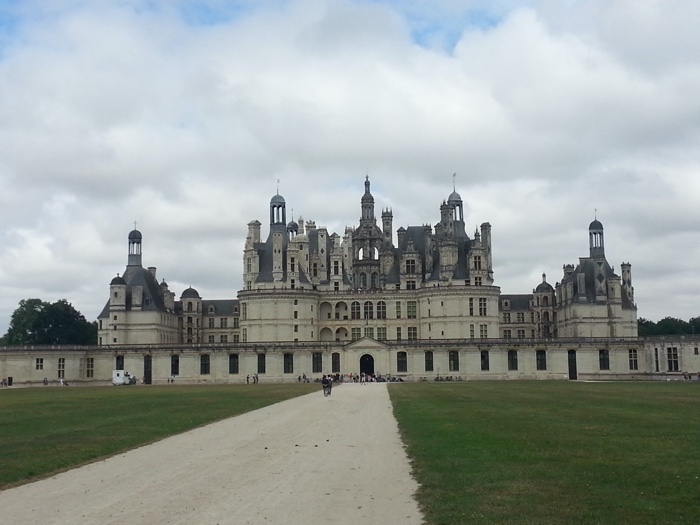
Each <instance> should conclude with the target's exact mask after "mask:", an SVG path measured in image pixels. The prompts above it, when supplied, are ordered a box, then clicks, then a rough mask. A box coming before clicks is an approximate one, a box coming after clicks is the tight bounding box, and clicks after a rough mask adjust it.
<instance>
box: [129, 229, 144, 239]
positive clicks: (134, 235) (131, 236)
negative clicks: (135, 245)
mask: <svg viewBox="0 0 700 525" xmlns="http://www.w3.org/2000/svg"><path fill="white" fill-rule="evenodd" d="M141 239H143V235H141V232H140V231H138V230H131V232H130V233H129V240H130V241H140V240H141Z"/></svg>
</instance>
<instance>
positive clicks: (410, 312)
mask: <svg viewBox="0 0 700 525" xmlns="http://www.w3.org/2000/svg"><path fill="white" fill-rule="evenodd" d="M406 317H407V318H408V319H416V318H417V317H418V305H417V303H416V301H406Z"/></svg>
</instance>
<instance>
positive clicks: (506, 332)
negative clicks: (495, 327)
mask: <svg viewBox="0 0 700 525" xmlns="http://www.w3.org/2000/svg"><path fill="white" fill-rule="evenodd" d="M511 337H512V336H511V332H510V330H503V339H511Z"/></svg>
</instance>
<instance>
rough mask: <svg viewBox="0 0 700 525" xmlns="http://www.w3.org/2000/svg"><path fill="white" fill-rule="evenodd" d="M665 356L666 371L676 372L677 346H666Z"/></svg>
mask: <svg viewBox="0 0 700 525" xmlns="http://www.w3.org/2000/svg"><path fill="white" fill-rule="evenodd" d="M666 357H667V359H668V371H669V372H678V370H679V368H678V348H676V347H675V346H674V347H673V348H671V347H669V348H667V349H666Z"/></svg>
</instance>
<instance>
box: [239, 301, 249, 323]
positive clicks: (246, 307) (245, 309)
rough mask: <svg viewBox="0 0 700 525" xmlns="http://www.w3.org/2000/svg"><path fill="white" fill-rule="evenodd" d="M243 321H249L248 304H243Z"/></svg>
mask: <svg viewBox="0 0 700 525" xmlns="http://www.w3.org/2000/svg"><path fill="white" fill-rule="evenodd" d="M241 319H243V320H244V321H245V320H246V319H248V303H241Z"/></svg>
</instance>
